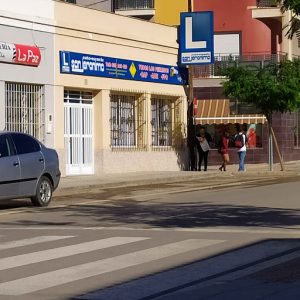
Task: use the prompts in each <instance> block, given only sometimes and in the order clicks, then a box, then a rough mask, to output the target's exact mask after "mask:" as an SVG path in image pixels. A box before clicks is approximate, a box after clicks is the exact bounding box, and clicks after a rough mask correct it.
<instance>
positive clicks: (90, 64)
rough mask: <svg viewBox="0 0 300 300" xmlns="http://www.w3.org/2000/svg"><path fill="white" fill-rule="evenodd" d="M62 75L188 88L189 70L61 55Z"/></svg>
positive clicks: (70, 54) (74, 54)
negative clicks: (185, 85)
mask: <svg viewBox="0 0 300 300" xmlns="http://www.w3.org/2000/svg"><path fill="white" fill-rule="evenodd" d="M60 72H61V73H64V74H77V75H86V76H98V77H108V78H118V79H127V80H138V81H149V82H157V83H168V84H176V85H184V84H186V82H187V81H186V80H187V76H186V69H185V68H178V67H175V66H168V65H159V64H153V63H148V62H140V61H133V60H127V59H120V58H113V57H106V56H97V55H90V54H83V53H77V52H67V51H60Z"/></svg>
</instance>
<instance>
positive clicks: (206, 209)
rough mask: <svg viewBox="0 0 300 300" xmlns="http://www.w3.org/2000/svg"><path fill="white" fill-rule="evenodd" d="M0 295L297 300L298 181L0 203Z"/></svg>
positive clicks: (187, 185) (176, 186) (172, 186)
mask: <svg viewBox="0 0 300 300" xmlns="http://www.w3.org/2000/svg"><path fill="white" fill-rule="evenodd" d="M0 242H1V243H0V299H25V300H26V299H33V300H35V299H86V300H87V299H89V300H91V299H109V300H110V299H112V300H113V299H120V300H121V299H126V300H127V299H140V300H141V299H144V300H146V299H157V300H158V299H159V300H166V299H191V300H192V299H197V300H198V299H199V300H200V299H218V300H219V299H299V297H300V288H299V287H300V274H299V273H300V271H299V269H300V268H299V262H300V210H299V179H298V178H296V177H290V178H284V179H283V178H269V179H268V180H257V181H251V182H250V181H248V182H242V184H238V183H237V184H229V185H228V186H223V185H222V186H221V185H220V186H219V187H218V182H217V180H216V182H215V184H214V185H213V188H212V187H211V188H210V187H207V188H203V186H201V185H200V184H197V181H194V182H181V183H178V182H177V183H169V184H161V185H159V184H156V185H155V186H153V185H152V186H151V185H149V186H147V185H144V186H138V187H127V188H119V189H103V188H94V189H91V190H90V191H89V192H86V191H84V192H83V193H81V194H80V193H76V194H75V195H67V196H57V197H56V199H54V202H53V204H52V206H51V207H48V208H46V209H40V208H39V209H36V208H33V207H31V206H30V202H27V201H26V200H15V201H11V202H5V203H1V211H0Z"/></svg>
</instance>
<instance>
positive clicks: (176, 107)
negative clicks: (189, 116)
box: [151, 96, 183, 147]
mask: <svg viewBox="0 0 300 300" xmlns="http://www.w3.org/2000/svg"><path fill="white" fill-rule="evenodd" d="M181 106H182V99H180V98H179V99H170V98H164V97H157V96H153V97H152V98H151V138H152V147H178V146H179V145H180V144H181V142H182V121H183V120H182V108H181Z"/></svg>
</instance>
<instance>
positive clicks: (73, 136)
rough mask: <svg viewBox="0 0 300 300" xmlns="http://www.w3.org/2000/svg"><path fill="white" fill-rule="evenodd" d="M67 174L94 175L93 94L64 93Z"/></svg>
mask: <svg viewBox="0 0 300 300" xmlns="http://www.w3.org/2000/svg"><path fill="white" fill-rule="evenodd" d="M64 122H65V124H64V125H65V126H64V128H65V132H64V139H65V150H66V174H67V175H79V174H93V173H94V159H93V95H92V93H91V92H82V91H70V90H66V91H65V93H64Z"/></svg>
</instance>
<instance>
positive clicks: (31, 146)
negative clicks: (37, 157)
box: [12, 133, 41, 154]
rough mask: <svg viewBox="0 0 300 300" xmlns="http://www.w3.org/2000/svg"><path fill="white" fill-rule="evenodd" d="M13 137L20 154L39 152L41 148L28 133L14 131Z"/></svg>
mask: <svg viewBox="0 0 300 300" xmlns="http://www.w3.org/2000/svg"><path fill="white" fill-rule="evenodd" d="M12 139H13V141H14V144H15V146H16V150H17V153H18V154H25V153H32V152H38V151H40V150H41V147H40V145H39V143H38V142H37V141H36V140H34V139H33V138H31V137H30V136H28V135H24V134H18V133H14V134H12Z"/></svg>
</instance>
